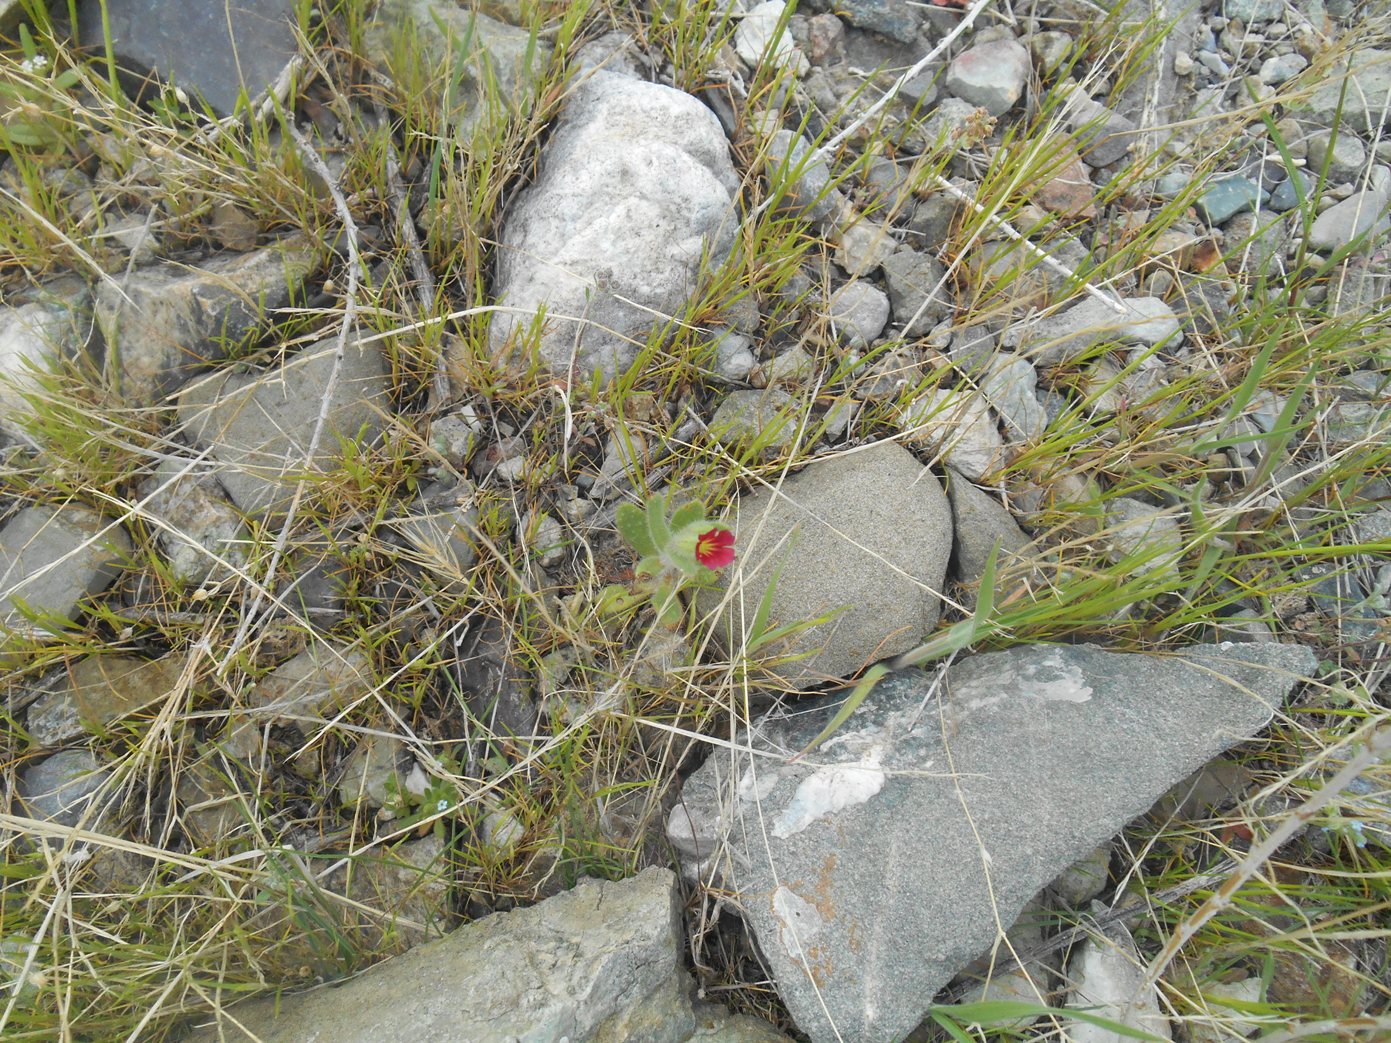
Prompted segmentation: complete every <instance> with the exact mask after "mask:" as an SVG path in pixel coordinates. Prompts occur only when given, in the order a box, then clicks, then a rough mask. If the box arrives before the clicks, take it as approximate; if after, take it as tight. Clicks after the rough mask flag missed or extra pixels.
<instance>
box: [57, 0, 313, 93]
mask: <svg viewBox="0 0 1391 1043" xmlns="http://www.w3.org/2000/svg"><path fill="white" fill-rule="evenodd" d="M297 6H298V5H297V4H296V2H295V0H236V2H235V3H229V4H221V3H189V2H188V0H78V4H77V33H78V40H79V41H80V42H81V44H82V46H83V47H84V48H86V49H87V50H88V51H90V52H91V53H93V54H97V55H103V54H104V53H105V35H104V31H103V30H104V28H109V29H110V32H111V47H112V50H113V51H114V52H115V55H116V64H117V66H118V68H119V69H120V70H121V73H122V78H123V79H124V80H126V81H127V90H133V91H136V92H137V93H138V92H139V89H140V87H141V86H142V83H143V81H145V80H146V79H147V77H149V76H150V75H151V74H153V75H154V76H155V77H157V78H159V79H162V80H168V81H170V82H172V83H174V84H175V85H177V86H178V87H180V88H182V89H183V90H184V91H186V92H187V93H188V94H190V95H195V94H196V95H198V96H200V97H202V99H203V100H204V101H206V102H207V103H208V105H209V106H211V107H212V109H213V111H214V112H216V113H217V114H218V115H227V114H229V113H231V112H233V111H234V110H235V109H236V105H237V98H238V96H239V95H240V94H241V93H242V91H243V90H244V91H245V92H246V95H247V97H248V98H249V99H250V100H252V101H255V100H256V99H257V98H258V97H260V96H261V95H263V94H265V93H266V92H267V91H268V90H271V91H274V90H277V89H278V88H279V83H280V81H282V79H286V80H287V77H288V69H289V66H290V63H291V61H292V59H293V58H294V57H295V55H296V54H298V53H299V45H298V43H297V41H296V40H295V24H296V23H295V8H296V7H297ZM103 7H105V8H106V22H105V26H104V25H103V17H102V8H103Z"/></svg>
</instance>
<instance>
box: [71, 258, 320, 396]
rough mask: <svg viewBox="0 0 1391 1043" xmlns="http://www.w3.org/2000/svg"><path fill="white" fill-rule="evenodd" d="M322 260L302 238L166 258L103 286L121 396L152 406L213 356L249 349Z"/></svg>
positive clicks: (112, 374)
mask: <svg viewBox="0 0 1391 1043" xmlns="http://www.w3.org/2000/svg"><path fill="white" fill-rule="evenodd" d="M317 267H318V254H317V251H316V250H315V249H314V248H313V247H311V246H310V245H309V244H308V243H307V242H306V241H304V240H302V239H291V240H287V241H286V242H284V243H281V244H279V245H277V246H272V247H267V248H266V249H264V250H256V251H254V252H252V253H246V254H230V255H228V256H225V257H218V258H215V259H213V260H211V261H209V262H208V263H207V264H206V265H204V266H203V267H201V268H190V267H189V266H188V265H184V264H174V263H172V262H171V263H168V264H161V265H157V266H154V267H151V268H143V269H140V270H139V271H137V272H135V273H134V274H133V275H132V276H131V278H130V279H127V280H125V281H124V283H123V287H122V288H121V289H118V288H117V287H116V286H115V285H113V284H111V283H102V284H100V285H99V286H98V287H97V303H96V317H97V325H98V326H100V327H101V333H102V336H103V337H104V338H105V339H106V345H107V358H106V385H107V388H108V390H109V392H110V394H111V395H112V396H113V398H114V399H115V401H117V402H120V403H122V404H125V405H129V406H152V405H155V404H158V403H161V402H162V401H163V399H164V396H165V395H167V394H168V393H169V392H171V391H174V390H175V389H177V388H178V387H179V386H180V385H181V384H183V383H184V382H185V381H186V380H188V378H189V377H191V376H192V375H193V374H195V373H197V372H198V371H199V370H201V369H204V368H206V367H207V366H208V365H209V364H210V363H213V362H217V361H219V360H220V359H224V358H226V357H227V356H228V354H230V353H231V352H233V351H235V350H237V349H239V348H244V347H246V346H247V345H248V344H250V343H251V342H253V341H254V340H256V339H257V338H258V337H260V336H261V335H262V334H263V333H264V331H265V328H266V325H265V324H266V315H267V313H268V312H270V311H272V310H274V309H276V308H283V307H285V306H286V305H287V304H289V303H290V301H291V300H292V299H293V298H294V296H295V295H296V294H297V293H298V292H299V287H300V285H301V284H302V283H303V281H304V280H305V279H306V278H307V277H308V276H309V275H310V274H311V273H312V272H313V271H314V270H315V269H316V268H317Z"/></svg>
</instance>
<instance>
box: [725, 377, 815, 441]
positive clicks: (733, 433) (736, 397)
mask: <svg viewBox="0 0 1391 1043" xmlns="http://www.w3.org/2000/svg"><path fill="white" fill-rule="evenodd" d="M795 407H796V403H795V400H794V399H793V398H792V396H791V395H789V394H788V393H787V392H786V391H781V390H779V389H777V388H769V389H768V390H766V391H731V392H730V393H729V394H728V395H726V396H725V397H724V400H723V401H721V402H720V404H719V406H718V407H716V409H715V415H714V416H712V417H711V418H710V434H711V435H713V436H714V437H715V439H716V440H717V441H718V442H719V443H720V444H721V445H723V446H729V447H731V448H733V447H735V446H739V445H743V444H746V443H749V442H754V441H757V442H758V443H759V444H761V445H763V446H764V447H766V448H768V449H785V448H787V447H788V446H789V445H791V444H792V439H793V438H795V437H796V435H797V413H796V411H795Z"/></svg>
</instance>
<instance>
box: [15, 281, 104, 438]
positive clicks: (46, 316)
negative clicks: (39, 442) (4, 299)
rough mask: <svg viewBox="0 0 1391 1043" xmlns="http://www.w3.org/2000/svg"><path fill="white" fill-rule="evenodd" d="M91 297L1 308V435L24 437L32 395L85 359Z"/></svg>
mask: <svg viewBox="0 0 1391 1043" xmlns="http://www.w3.org/2000/svg"><path fill="white" fill-rule="evenodd" d="M87 311H88V295H87V294H86V293H78V294H76V295H74V296H72V297H71V298H69V299H68V300H67V301H60V300H53V301H39V302H35V303H33V304H26V305H24V306H23V307H20V308H0V431H7V432H9V433H10V434H14V435H19V434H21V433H22V432H23V431H24V428H25V418H26V417H27V416H28V415H29V414H30V406H29V401H28V397H29V396H31V395H34V394H35V393H37V392H39V391H41V390H42V387H43V378H44V377H46V376H52V375H55V374H57V373H59V372H61V371H62V369H63V368H64V367H65V366H66V365H69V364H72V363H75V362H77V361H78V360H79V358H80V357H81V355H82V353H83V350H84V348H85V347H86V344H87V339H88V334H87V329H88V328H89V327H90V315H88V314H87Z"/></svg>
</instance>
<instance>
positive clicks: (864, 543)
mask: <svg viewBox="0 0 1391 1043" xmlns="http://www.w3.org/2000/svg"><path fill="white" fill-rule="evenodd" d="M729 521H730V524H731V525H732V527H733V529H734V532H735V546H736V547H737V548H738V555H739V558H738V561H737V562H736V563H735V565H734V566H733V567H731V568H729V569H726V570H725V571H724V572H722V573H721V574H720V578H719V580H718V585H717V586H715V587H712V588H709V589H707V590H703V591H701V593H700V595H699V597H698V600H697V606H698V607H699V609H700V610H701V612H702V613H709V612H718V613H719V616H718V619H717V621H716V625H715V638H716V640H717V641H718V642H720V643H721V645H722V646H723V647H724V648H725V650H726V651H727V652H729V653H730V654H731V655H738V654H739V653H740V650H741V649H742V648H743V647H744V645H745V639H746V637H747V636H748V628H749V624H750V622H751V621H752V619H753V617H754V613H755V610H756V609H757V608H758V605H759V603H760V602H761V601H762V599H763V596H764V594H765V593H766V592H767V590H768V588H769V586H772V588H773V592H772V598H771V608H770V611H769V613H768V622H767V625H768V627H769V628H770V629H772V628H776V627H779V626H784V625H786V624H790V623H803V622H805V623H810V622H811V621H812V620H814V619H817V618H818V617H820V616H822V615H824V614H827V613H832V614H833V616H832V618H830V619H829V620H827V621H826V622H822V623H818V624H817V625H815V626H810V627H808V628H807V629H805V630H802V631H801V632H799V633H798V634H796V635H794V636H793V637H792V638H791V639H790V640H788V641H785V642H783V643H782V644H779V645H777V646H775V647H770V648H768V649H765V650H763V651H764V652H765V653H773V654H774V655H776V656H779V657H784V656H785V657H797V658H792V659H791V660H790V661H786V662H782V663H773V664H771V665H770V666H769V669H771V670H772V672H773V673H774V675H775V676H777V677H778V678H779V680H781V681H782V682H783V683H784V684H787V685H789V686H791V687H794V688H810V687H812V686H813V685H817V684H821V683H824V682H826V681H833V680H837V679H840V678H845V677H849V676H850V675H852V674H854V673H855V672H856V671H858V670H859V669H860V668H861V667H863V666H865V665H867V664H868V663H871V662H873V661H874V660H876V659H883V658H886V657H888V656H893V655H898V654H900V653H902V652H906V651H908V650H909V649H910V648H913V647H915V646H916V645H917V644H919V643H920V642H921V641H922V640H923V639H924V638H925V637H926V635H927V632H928V631H929V630H930V629H931V628H932V627H933V626H935V625H936V623H937V616H938V613H939V612H940V610H941V602H940V598H939V594H940V592H941V590H942V581H943V579H944V577H945V576H946V571H947V560H948V558H949V557H950V556H951V544H952V520H951V508H950V506H949V505H948V504H947V496H946V493H945V492H943V491H942V485H941V483H940V482H939V481H938V480H937V477H936V476H935V475H934V474H933V473H932V472H931V471H929V470H928V469H927V468H926V467H924V466H923V465H922V464H920V463H918V461H917V460H916V459H915V458H914V457H913V454H912V453H910V452H908V450H906V449H904V448H903V447H902V446H900V445H898V444H897V443H895V442H881V443H878V444H876V445H873V446H870V447H867V448H865V449H862V450H859V451H856V452H853V453H845V454H841V455H839V456H833V457H828V458H825V459H820V460H814V461H812V463H811V466H809V467H807V468H806V469H805V470H803V471H801V472H800V473H798V474H795V475H793V476H791V477H790V478H788V479H787V480H786V481H784V482H783V483H782V485H781V488H779V489H778V490H777V491H776V492H775V491H773V490H769V489H760V490H758V491H756V492H754V493H751V494H750V495H748V496H744V497H741V498H740V500H739V504H738V508H737V511H736V513H735V515H734V517H733V518H731V519H729ZM731 588H733V589H732V593H731Z"/></svg>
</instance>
